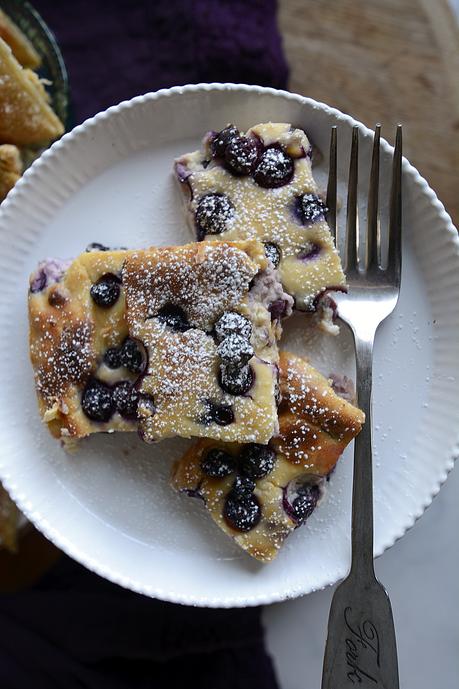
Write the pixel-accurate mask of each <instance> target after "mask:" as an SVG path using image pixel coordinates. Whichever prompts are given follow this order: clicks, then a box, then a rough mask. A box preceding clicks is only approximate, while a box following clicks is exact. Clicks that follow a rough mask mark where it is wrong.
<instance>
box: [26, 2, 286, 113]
mask: <svg viewBox="0 0 459 689" xmlns="http://www.w3.org/2000/svg"><path fill="white" fill-rule="evenodd" d="M35 6H36V7H37V9H38V11H39V12H40V13H41V14H42V16H43V18H44V19H45V21H46V22H47V23H48V25H49V26H50V28H51V29H52V31H54V33H55V35H56V38H57V40H58V42H59V45H60V47H61V50H62V54H63V56H64V60H65V63H66V65H67V69H68V72H69V81H70V88H71V93H72V100H73V105H74V117H75V123H78V122H80V121H82V120H84V119H86V118H87V117H90V116H91V115H94V114H95V113H96V112H98V111H99V110H105V109H106V108H108V107H109V106H110V105H115V104H117V103H119V102H120V101H122V100H125V99H127V98H132V97H133V96H138V95H140V94H142V93H147V92H148V91H156V90H157V89H160V88H166V87H169V86H176V85H183V84H196V83H199V82H210V81H218V82H225V81H228V82H235V83H246V84H259V85H261V86H273V87H275V88H285V87H286V84H287V76H288V68H287V63H286V61H285V58H284V55H283V52H282V43H281V39H280V35H279V31H278V28H277V23H276V1H275V0H150V2H148V1H146V0H137V1H135V0H71V2H68V3H67V2H66V3H59V2H56V1H55V0H37V2H35Z"/></svg>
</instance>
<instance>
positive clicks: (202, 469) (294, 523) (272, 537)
mask: <svg viewBox="0 0 459 689" xmlns="http://www.w3.org/2000/svg"><path fill="white" fill-rule="evenodd" d="M280 390H281V395H282V400H281V403H280V406H279V435H278V436H277V437H274V438H272V440H271V441H270V442H269V443H268V444H267V445H263V444H257V443H248V444H244V445H241V444H238V443H222V442H214V441H211V440H208V439H206V440H200V441H198V442H197V443H196V444H195V445H193V446H192V447H191V448H190V449H189V450H188V451H187V452H186V453H185V455H184V456H183V457H182V458H181V459H180V460H179V461H178V462H177V463H176V464H175V466H174V469H173V476H172V485H173V487H174V488H175V489H176V490H178V491H181V492H184V493H186V494H188V495H190V496H192V497H200V498H202V499H203V501H204V503H205V505H206V508H207V509H208V511H209V512H210V514H211V516H212V518H213V519H214V521H215V522H216V523H217V524H218V526H220V528H221V529H223V531H225V533H227V534H228V535H229V536H231V537H232V538H233V539H234V540H235V542H236V543H237V544H238V545H239V546H240V547H241V548H243V549H244V550H246V551H247V552H248V553H249V555H251V556H252V557H254V558H256V559H257V560H260V561H262V562H269V561H270V560H272V559H274V558H275V557H276V555H277V553H278V552H279V550H280V548H281V546H282V544H283V542H284V541H285V539H286V538H287V536H288V535H289V534H290V533H291V532H292V531H294V530H295V529H296V528H297V527H298V526H300V525H302V524H303V523H304V522H305V521H306V519H307V518H308V517H309V516H310V515H311V514H312V512H313V511H314V509H315V507H316V506H317V504H318V503H319V502H320V500H321V498H322V496H323V494H324V488H325V484H326V479H327V477H328V476H329V474H330V473H331V472H332V471H333V469H334V467H335V465H336V462H337V461H338V459H339V457H340V456H341V454H342V453H343V451H344V449H345V447H346V446H347V445H348V443H350V442H351V440H352V439H353V438H354V437H355V436H356V435H357V434H358V433H359V432H360V429H361V427H362V424H363V422H364V414H363V412H361V411H360V410H359V409H357V408H356V407H355V406H353V405H352V404H351V403H350V402H348V401H347V400H345V399H343V398H342V397H340V396H339V395H337V394H336V393H335V391H334V390H333V388H332V386H331V385H330V383H329V381H328V380H327V379H326V378H324V377H323V376H322V375H321V374H320V373H319V372H318V371H316V370H315V369H314V368H313V367H312V366H311V365H310V364H308V363H307V361H305V360H303V359H300V358H299V357H297V356H295V355H293V354H289V353H287V352H281V353H280Z"/></svg>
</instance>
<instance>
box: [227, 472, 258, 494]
mask: <svg viewBox="0 0 459 689" xmlns="http://www.w3.org/2000/svg"><path fill="white" fill-rule="evenodd" d="M254 490H255V481H253V480H252V479H251V478H249V477H248V476H236V479H235V481H234V483H233V486H232V488H231V493H232V494H233V495H235V496H237V497H245V496H248V495H252V493H253V491H254Z"/></svg>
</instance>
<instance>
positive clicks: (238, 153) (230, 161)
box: [225, 136, 260, 177]
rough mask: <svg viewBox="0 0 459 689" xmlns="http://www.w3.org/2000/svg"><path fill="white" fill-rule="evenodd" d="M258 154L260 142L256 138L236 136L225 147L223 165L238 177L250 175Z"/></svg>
mask: <svg viewBox="0 0 459 689" xmlns="http://www.w3.org/2000/svg"><path fill="white" fill-rule="evenodd" d="M259 155H260V144H259V143H258V141H257V140H256V139H253V138H248V137H247V136H238V137H236V138H234V139H232V140H231V141H230V143H229V144H228V146H227V147H226V149H225V167H226V169H227V170H229V172H231V173H232V174H233V175H236V176H238V177H240V176H242V175H250V173H251V172H252V171H253V169H254V168H255V165H256V164H257V162H258V158H259Z"/></svg>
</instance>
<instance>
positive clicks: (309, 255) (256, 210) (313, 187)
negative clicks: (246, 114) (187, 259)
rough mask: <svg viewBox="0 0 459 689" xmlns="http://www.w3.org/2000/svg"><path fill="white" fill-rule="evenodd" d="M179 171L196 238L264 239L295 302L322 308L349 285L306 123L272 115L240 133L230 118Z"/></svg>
mask: <svg viewBox="0 0 459 689" xmlns="http://www.w3.org/2000/svg"><path fill="white" fill-rule="evenodd" d="M175 172H176V176H177V178H178V180H179V182H180V186H181V188H182V190H183V193H184V195H185V199H186V204H187V209H188V218H189V221H190V224H191V227H192V228H193V231H194V233H195V234H196V237H197V239H198V240H201V239H204V238H205V239H210V238H212V239H214V240H215V239H218V240H221V241H228V240H234V239H247V238H253V237H256V238H257V239H259V240H261V241H262V242H264V244H265V250H266V255H267V256H268V257H269V258H270V259H271V261H272V262H273V264H274V266H275V267H278V270H279V273H280V276H281V279H282V283H283V286H284V289H285V290H286V292H288V293H289V294H291V295H292V297H293V298H294V299H295V305H296V308H297V309H299V310H305V311H316V310H317V307H318V305H319V302H320V301H321V299H323V298H324V297H325V296H326V293H327V291H330V290H333V289H339V290H343V289H345V285H346V280H345V277H344V273H343V270H342V267H341V263H340V259H339V256H338V253H337V251H336V249H335V246H334V242H333V237H332V235H331V233H330V229H329V227H328V225H327V222H326V219H325V214H326V208H325V205H324V203H323V201H322V200H321V198H320V196H319V192H318V188H317V184H316V182H315V181H314V178H313V176H312V169H311V146H310V143H309V141H308V138H307V136H306V134H305V133H304V131H303V130H301V129H295V128H294V127H292V126H291V125H289V124H285V123H276V124H275V123H271V122H270V123H265V124H258V125H256V126H254V127H251V128H250V129H249V130H248V131H247V132H246V133H245V134H241V133H240V132H239V131H238V130H237V129H236V127H235V126H233V125H228V126H227V127H225V129H223V130H222V131H220V132H209V133H208V134H206V135H205V137H204V139H203V142H202V148H201V150H200V151H195V152H193V153H187V154H185V155H183V156H182V157H181V158H179V159H178V160H177V161H176V163H175Z"/></svg>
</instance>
